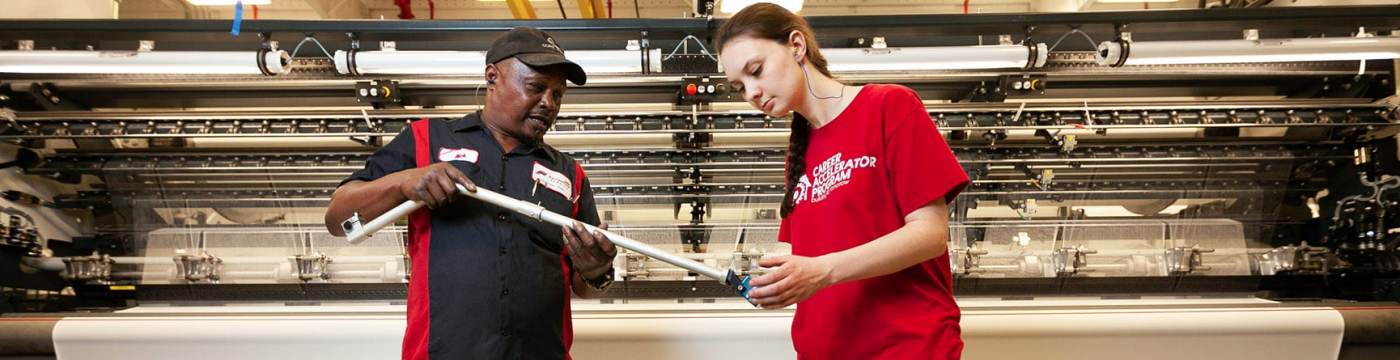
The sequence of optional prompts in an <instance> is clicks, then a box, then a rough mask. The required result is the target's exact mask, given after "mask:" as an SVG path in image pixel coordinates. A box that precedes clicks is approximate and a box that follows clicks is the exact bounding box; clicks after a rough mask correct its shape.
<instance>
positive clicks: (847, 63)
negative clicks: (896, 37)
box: [821, 44, 1049, 72]
mask: <svg viewBox="0 0 1400 360" xmlns="http://www.w3.org/2000/svg"><path fill="white" fill-rule="evenodd" d="M821 53H822V56H823V57H826V62H827V70H831V71H832V72H855V71H891V70H896V71H917V70H966V69H1030V68H1037V67H1041V66H1044V65H1045V60H1046V57H1047V55H1048V54H1049V52H1048V51H1047V50H1046V48H1045V44H1032V45H992V46H940V47H906V48H884V49H867V48H845V49H822V50H821Z"/></svg>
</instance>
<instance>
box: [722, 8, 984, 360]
mask: <svg viewBox="0 0 1400 360" xmlns="http://www.w3.org/2000/svg"><path fill="white" fill-rule="evenodd" d="M816 44H817V43H816V40H815V39H814V38H813V35H812V30H811V28H810V27H809V26H808V25H807V23H806V21H805V20H803V19H802V18H801V17H798V16H797V15H795V14H793V13H791V12H789V11H787V10H786V9H783V8H782V7H779V6H777V5H773V4H769V3H759V4H756V5H752V6H749V7H747V8H745V9H744V10H742V11H740V12H739V13H738V14H735V15H734V17H732V18H730V19H729V20H727V21H725V23H724V25H723V26H722V27H721V28H720V30H719V35H718V36H717V39H716V45H718V47H719V49H720V62H721V64H723V65H724V69H725V73H726V75H728V77H729V81H730V82H731V83H732V84H731V85H732V89H733V90H734V91H736V92H738V93H739V94H743V96H744V99H745V100H747V101H748V102H749V103H750V104H752V105H753V106H754V107H756V108H759V109H761V110H762V111H763V112H764V113H765V114H768V115H770V116H774V117H778V116H786V115H787V114H788V113H789V112H793V122H792V138H791V140H790V144H789V149H788V158H787V194H786V195H785V196H784V197H783V204H782V208H781V210H780V212H781V214H782V217H783V220H782V226H781V230H780V232H779V235H778V239H779V240H780V241H784V242H788V243H791V244H792V252H793V254H792V255H791V256H778V257H774V258H769V259H765V260H764V261H762V262H761V265H763V266H765V267H777V268H776V269H774V270H773V271H772V272H771V273H769V274H766V275H763V276H761V277H758V278H755V279H754V280H753V281H752V282H751V285H753V286H755V287H757V288H755V289H753V290H752V291H751V292H750V293H749V295H750V297H751V298H752V299H753V302H754V303H755V304H757V305H759V306H762V307H763V308H765V309H778V308H783V307H787V306H789V305H792V304H795V303H798V302H801V303H802V304H801V305H800V306H798V307H797V315H796V317H795V318H794V319H793V324H792V339H793V346H794V347H795V348H796V349H797V352H798V354H799V356H800V357H801V358H803V359H957V358H959V357H960V356H961V353H962V340H961V338H960V329H959V327H958V320H959V317H960V314H959V311H958V307H957V304H955V303H954V302H953V295H952V275H951V274H950V270H949V264H948V255H947V253H948V206H947V202H948V201H950V200H952V199H953V197H955V196H957V194H958V192H960V191H962V189H963V188H964V187H966V186H967V183H968V178H967V175H966V174H965V173H963V170H962V168H961V167H960V166H959V165H958V163H957V158H955V157H954V156H953V153H952V151H951V150H950V149H949V148H948V145H947V143H946V142H945V141H944V140H943V138H942V136H940V135H939V133H938V129H937V128H936V127H935V126H934V123H933V120H932V119H930V118H929V116H928V110H927V109H925V108H924V106H923V102H922V101H921V100H920V99H919V97H918V95H917V94H915V93H914V92H913V91H912V90H910V89H909V88H906V87H903V86H898V85H877V84H870V85H865V86H847V85H845V84H842V83H839V82H837V81H835V80H833V79H832V76H831V73H830V72H829V71H827V69H826V59H824V58H823V57H822V56H821V52H820V51H819V50H818V49H817V45H816Z"/></svg>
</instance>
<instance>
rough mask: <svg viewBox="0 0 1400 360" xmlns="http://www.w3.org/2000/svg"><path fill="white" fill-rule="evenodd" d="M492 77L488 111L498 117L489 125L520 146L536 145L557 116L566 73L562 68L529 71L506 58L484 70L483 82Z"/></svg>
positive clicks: (554, 66)
mask: <svg viewBox="0 0 1400 360" xmlns="http://www.w3.org/2000/svg"><path fill="white" fill-rule="evenodd" d="M493 69H494V71H493ZM493 73H494V74H495V75H496V77H495V79H496V83H495V84H494V85H491V86H492V89H493V93H492V95H491V96H492V97H491V99H490V100H489V101H488V102H489V105H488V107H490V108H491V111H493V112H499V113H500V114H501V116H500V117H498V118H497V120H496V122H497V123H495V124H492V125H494V126H495V127H496V128H497V129H499V130H501V131H503V132H505V133H506V134H507V135H510V136H511V137H514V138H516V139H519V140H520V141H522V142H540V140H541V139H543V138H544V134H545V133H546V132H548V131H549V127H550V126H551V125H554V119H555V116H557V115H559V103H560V100H562V99H563V98H564V91H565V89H566V85H565V83H564V82H565V81H566V79H567V77H568V75H567V70H566V69H565V68H564V66H563V65H551V66H545V67H538V68H537V67H531V66H529V65H526V64H525V63H523V62H520V60H518V59H515V58H510V59H505V60H501V61H500V62H497V63H495V64H492V65H490V66H488V69H487V74H486V75H487V78H491V76H492V75H493Z"/></svg>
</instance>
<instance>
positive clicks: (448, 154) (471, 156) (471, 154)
mask: <svg viewBox="0 0 1400 360" xmlns="http://www.w3.org/2000/svg"><path fill="white" fill-rule="evenodd" d="M478 155H480V154H479V153H477V152H476V150H472V149H467V148H462V149H453V148H439V149H438V161H442V162H448V161H466V162H469V163H473V164H475V163H476V158H477V156H478Z"/></svg>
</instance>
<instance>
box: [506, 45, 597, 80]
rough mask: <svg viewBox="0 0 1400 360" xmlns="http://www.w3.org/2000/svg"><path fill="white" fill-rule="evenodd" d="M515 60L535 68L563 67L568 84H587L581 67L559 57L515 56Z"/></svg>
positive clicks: (549, 55)
mask: <svg viewBox="0 0 1400 360" xmlns="http://www.w3.org/2000/svg"><path fill="white" fill-rule="evenodd" d="M515 58H516V59H520V62H523V63H525V65H530V66H536V67H538V66H550V65H564V68H565V69H567V71H568V75H569V82H572V83H574V85H583V84H584V83H586V82H588V74H587V73H584V72H583V67H582V66H579V65H578V64H575V63H574V62H573V61H569V59H565V58H564V57H562V56H559V55H554V54H539V53H536V54H519V55H516V56H515Z"/></svg>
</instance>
